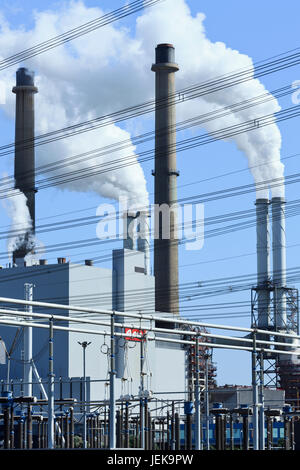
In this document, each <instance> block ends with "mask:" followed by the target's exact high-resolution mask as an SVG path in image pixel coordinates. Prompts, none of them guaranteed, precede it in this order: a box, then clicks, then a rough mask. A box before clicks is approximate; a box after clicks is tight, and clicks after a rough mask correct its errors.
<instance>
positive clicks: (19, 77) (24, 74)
mask: <svg viewBox="0 0 300 470" xmlns="http://www.w3.org/2000/svg"><path fill="white" fill-rule="evenodd" d="M12 91H13V93H15V94H16V129H15V171H14V176H15V188H16V189H19V190H20V191H21V192H22V193H24V194H25V196H26V199H27V206H28V209H29V214H30V217H31V221H32V229H31V233H30V232H29V231H28V233H27V234H26V235H25V237H24V239H25V241H24V243H23V244H22V245H21V246H20V247H19V248H18V249H17V250H16V251H15V252H14V253H13V259H14V261H15V260H16V259H18V258H19V259H20V258H21V259H22V258H24V257H25V256H26V255H27V253H29V252H31V251H32V248H33V247H32V246H30V243H29V240H30V235H31V234H32V235H34V232H35V192H36V189H35V174H34V171H35V155H34V95H35V93H37V91H38V89H37V88H36V87H35V86H34V72H32V71H30V70H28V69H26V68H24V67H22V68H20V69H18V70H17V73H16V86H15V87H14V88H13V90H12Z"/></svg>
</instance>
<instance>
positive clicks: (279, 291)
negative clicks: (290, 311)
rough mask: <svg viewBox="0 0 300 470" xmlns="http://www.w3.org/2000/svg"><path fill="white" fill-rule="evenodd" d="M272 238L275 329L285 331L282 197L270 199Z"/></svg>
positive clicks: (283, 204) (283, 203)
mask: <svg viewBox="0 0 300 470" xmlns="http://www.w3.org/2000/svg"><path fill="white" fill-rule="evenodd" d="M272 237H273V244H272V249H273V282H274V287H275V293H274V306H275V325H276V327H277V329H286V325H287V317H286V291H285V287H286V237H285V200H284V198H283V197H273V199H272Z"/></svg>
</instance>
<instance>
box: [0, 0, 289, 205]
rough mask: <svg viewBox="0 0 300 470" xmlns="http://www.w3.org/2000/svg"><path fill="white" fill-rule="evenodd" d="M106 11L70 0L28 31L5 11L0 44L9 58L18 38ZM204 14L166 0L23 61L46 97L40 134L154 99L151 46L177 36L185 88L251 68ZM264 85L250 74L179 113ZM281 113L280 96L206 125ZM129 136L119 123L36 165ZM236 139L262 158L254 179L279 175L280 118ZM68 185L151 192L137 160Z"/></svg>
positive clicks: (180, 81) (69, 143) (47, 150)
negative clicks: (213, 33) (126, 24)
mask: <svg viewBox="0 0 300 470" xmlns="http://www.w3.org/2000/svg"><path fill="white" fill-rule="evenodd" d="M102 14H103V12H102V11H101V9H100V8H95V7H94V8H88V7H86V6H85V5H84V2H82V1H79V2H76V1H71V2H69V3H63V4H62V5H61V7H60V9H59V10H56V11H55V12H54V11H42V12H39V13H36V14H35V26H34V28H33V29H32V30H30V31H24V30H23V29H13V28H10V27H9V25H8V24H7V23H5V20H4V19H3V18H2V19H0V25H1V32H0V51H5V56H9V55H11V54H12V53H15V52H16V51H19V50H20V49H21V47H20V45H23V47H30V46H31V45H35V44H37V43H39V42H41V41H42V40H45V39H48V38H49V37H53V36H55V35H57V34H60V33H62V32H64V31H66V30H68V29H71V28H73V27H75V26H77V25H80V24H82V23H85V22H87V21H89V20H91V19H94V18H96V17H99V16H101V15H102ZM204 19H205V17H204V15H203V14H202V13H199V14H198V15H197V16H194V17H193V16H192V15H191V13H190V10H189V8H188V6H187V2H185V1H184V0H169V1H166V2H162V3H161V4H159V5H157V6H156V7H154V8H151V9H148V10H146V11H145V12H144V13H143V14H141V15H140V16H139V18H138V19H137V21H136V28H135V30H134V31H129V30H128V29H126V28H123V27H120V26H119V24H118V23H115V24H111V25H108V26H106V27H104V28H101V29H100V30H98V31H95V32H93V33H91V34H88V35H86V36H84V37H82V38H79V39H76V40H75V41H73V42H72V43H69V44H66V45H65V46H64V47H59V48H56V49H54V50H52V51H50V52H47V53H46V54H42V55H40V56H37V57H35V58H33V59H31V60H30V61H28V62H27V63H26V65H29V66H30V67H31V68H32V69H34V70H35V71H36V74H37V80H36V81H37V84H38V87H39V94H38V95H36V105H37V106H36V128H37V133H38V134H39V133H44V132H47V131H49V130H55V129H57V128H60V127H64V126H67V125H70V124H73V123H76V122H80V121H83V120H86V119H89V118H93V117H95V116H99V115H103V114H106V113H109V112H112V111H116V110H119V109H122V108H123V107H126V106H131V105H133V104H136V103H140V102H144V101H146V100H148V99H150V98H153V97H154V74H153V72H151V71H150V69H151V64H152V62H153V60H154V48H155V46H156V44H158V43H160V42H171V43H173V44H174V45H175V47H176V61H177V62H178V63H179V65H180V71H179V72H178V73H177V76H176V78H177V88H178V89H180V88H182V87H185V86H189V85H192V84H195V83H199V82H204V81H207V80H208V79H210V78H215V77H216V76H218V75H223V74H226V73H229V72H232V71H233V70H236V69H241V68H251V67H252V60H251V59H250V58H249V57H247V56H246V55H243V54H240V53H239V52H238V51H234V50H232V49H230V48H227V47H226V46H225V44H223V43H221V42H218V43H212V42H210V41H209V39H208V38H207V37H206V33H205V28H204V23H203V22H204ZM179 24H180V27H178V25H179ZM3 79H4V80H6V81H7V83H9V85H10V86H12V85H13V83H14V70H13V69H9V70H6V71H5V72H4V74H3ZM263 92H265V88H264V86H263V85H262V84H261V83H260V82H259V81H258V80H253V81H251V82H248V83H245V84H241V85H239V86H236V87H234V88H232V89H227V90H226V91H223V92H219V93H215V94H211V95H207V96H206V97H204V98H202V99H197V100H194V101H191V102H188V103H186V104H184V105H180V106H178V110H177V113H178V119H179V120H181V119H186V118H188V117H191V116H195V115H199V114H202V113H203V112H208V111H211V110H212V109H216V108H219V107H223V106H226V105H228V104H232V103H236V102H239V101H242V100H244V99H249V98H252V97H255V96H257V95H260V94H261V93H263ZM5 109H6V110H7V113H8V114H9V115H10V116H13V109H14V96H13V95H10V96H9V97H7V105H6V108H5ZM278 110H279V106H278V103H277V101H276V100H275V99H274V100H272V101H270V102H268V103H266V104H264V105H261V106H259V107H255V108H252V109H251V108H250V109H248V110H245V111H243V112H241V113H239V114H230V115H229V116H227V117H226V118H222V119H219V120H217V121H211V123H207V124H206V125H205V128H206V129H207V130H208V131H213V130H215V129H218V128H220V127H226V126H229V125H232V124H235V123H239V122H243V121H245V120H248V119H256V118H257V117H258V116H259V115H264V114H267V113H274V112H275V111H278ZM129 137H130V134H129V132H127V131H124V130H122V129H120V128H119V127H118V126H117V125H114V124H113V125H111V126H110V127H106V128H104V129H101V130H96V131H93V132H89V133H87V134H82V135H80V136H77V137H76V138H75V137H74V138H70V139H65V140H64V141H60V142H58V143H56V144H51V145H49V146H48V145H47V146H44V147H43V148H42V147H39V148H37V165H38V166H40V165H43V164H45V163H49V162H53V161H57V160H58V159H60V158H63V157H68V156H73V155H76V154H78V153H81V152H86V151H88V150H92V149H94V148H99V147H103V146H105V145H109V144H110V143H112V142H116V141H118V140H125V139H128V138H129ZM235 142H236V145H237V146H238V148H239V149H240V150H242V151H243V152H244V153H245V154H246V155H247V158H248V161H249V165H250V166H253V165H258V164H260V163H262V162H264V163H265V165H264V166H260V167H258V168H257V169H256V170H254V171H253V175H254V178H255V180H256V181H257V182H259V181H262V180H264V179H268V178H271V177H278V176H282V173H283V165H282V164H281V163H280V161H279V159H280V146H281V137H280V133H279V130H278V128H277V126H276V125H275V124H274V125H272V126H268V127H265V128H262V129H258V130H257V131H254V132H252V133H248V134H242V135H240V136H237V137H235ZM133 151H134V147H132V148H131V149H127V150H126V151H124V153H122V154H119V156H122V155H124V156H126V155H128V154H130V153H132V152H133ZM117 157H118V154H116V153H114V154H112V155H108V156H106V157H103V161H109V160H111V159H116V158H117ZM99 162H100V160H99V159H97V161H93V160H87V161H86V162H85V163H81V164H80V168H83V167H87V165H90V166H91V165H93V164H95V163H99ZM73 169H74V166H72V168H71V170H73ZM78 169H79V166H78ZM64 187H65V188H66V189H70V190H78V191H89V190H92V191H96V192H97V193H99V194H101V195H103V196H105V197H111V198H117V197H118V196H119V195H125V194H126V193H127V194H128V195H132V196H135V197H137V198H138V199H141V200H143V202H144V201H145V199H146V198H147V192H146V182H145V178H144V175H143V172H142V169H141V167H140V166H139V165H134V166H128V167H124V168H122V169H121V170H116V171H115V172H109V173H104V174H102V175H95V176H94V177H93V178H89V179H84V180H78V181H77V182H75V183H74V182H73V183H67V184H66V185H65V186H64Z"/></svg>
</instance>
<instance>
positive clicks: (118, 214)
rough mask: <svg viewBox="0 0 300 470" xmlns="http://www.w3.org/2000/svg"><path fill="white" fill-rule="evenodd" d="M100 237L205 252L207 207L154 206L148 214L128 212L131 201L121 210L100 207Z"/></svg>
mask: <svg viewBox="0 0 300 470" xmlns="http://www.w3.org/2000/svg"><path fill="white" fill-rule="evenodd" d="M96 215H97V216H98V217H100V220H99V222H98V223H97V227H96V234H97V237H98V238H99V239H100V240H107V239H110V240H115V239H123V240H125V239H127V240H128V239H131V240H132V246H134V243H135V242H136V241H137V240H138V239H147V240H149V241H150V240H178V241H180V243H182V244H184V245H185V248H186V250H201V248H202V247H203V244H204V204H201V203H199V204H182V205H181V204H172V205H168V204H161V205H158V204H152V205H151V206H150V208H149V209H147V210H145V209H143V208H139V207H138V206H136V207H132V206H130V208H128V205H127V199H126V198H121V199H119V203H118V207H117V208H116V207H115V206H114V205H112V204H100V205H99V206H98V208H97V210H96Z"/></svg>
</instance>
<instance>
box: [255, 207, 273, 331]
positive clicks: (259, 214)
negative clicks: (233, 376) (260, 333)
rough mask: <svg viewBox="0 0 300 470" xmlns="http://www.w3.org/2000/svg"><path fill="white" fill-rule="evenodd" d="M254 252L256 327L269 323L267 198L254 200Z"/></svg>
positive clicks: (265, 325) (266, 325) (263, 326)
mask: <svg viewBox="0 0 300 470" xmlns="http://www.w3.org/2000/svg"><path fill="white" fill-rule="evenodd" d="M255 205H256V240H257V245H256V248H257V250H256V252H257V317H258V325H257V326H258V327H259V328H267V327H268V326H269V324H270V291H269V290H268V285H269V280H270V232H269V200H268V199H257V200H256V203H255Z"/></svg>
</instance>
